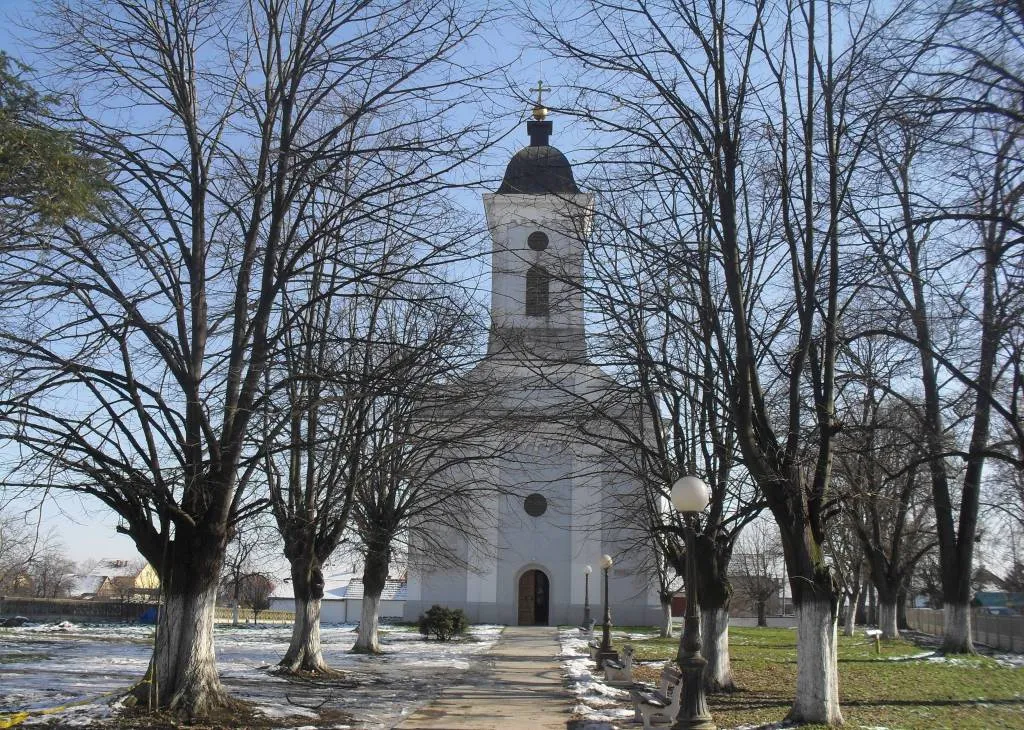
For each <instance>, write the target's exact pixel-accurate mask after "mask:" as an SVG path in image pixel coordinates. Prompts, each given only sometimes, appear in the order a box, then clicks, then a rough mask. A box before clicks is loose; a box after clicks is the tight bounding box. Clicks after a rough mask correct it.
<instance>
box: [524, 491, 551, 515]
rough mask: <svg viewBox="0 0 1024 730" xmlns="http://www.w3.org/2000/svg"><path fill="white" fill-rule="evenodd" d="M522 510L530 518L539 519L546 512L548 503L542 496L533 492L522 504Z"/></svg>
mask: <svg viewBox="0 0 1024 730" xmlns="http://www.w3.org/2000/svg"><path fill="white" fill-rule="evenodd" d="M523 509H525V510H526V514H528V515H530V517H540V516H541V515H542V514H544V513H545V512H547V511H548V501H547V500H546V499H544V495H543V494H537V493H536V492H534V493H533V494H531V495H530V496H529V497H527V498H526V500H525V501H524V502H523Z"/></svg>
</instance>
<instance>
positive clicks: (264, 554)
mask: <svg viewBox="0 0 1024 730" xmlns="http://www.w3.org/2000/svg"><path fill="white" fill-rule="evenodd" d="M262 518H263V514H262V513H256V514H254V515H251V516H249V517H247V518H246V519H245V520H243V521H242V522H239V523H236V524H235V528H234V537H232V539H231V542H229V543H228V546H227V551H226V553H225V556H224V571H223V576H222V578H221V593H222V595H223V597H224V598H226V599H227V600H229V601H230V602H231V608H232V616H231V622H232V623H233V624H234V625H235V626H237V625H238V622H239V616H238V609H239V608H240V607H241V605H242V600H243V596H242V593H243V590H242V589H243V587H244V586H243V584H244V582H245V579H246V576H248V575H251V574H254V573H255V572H256V569H257V568H259V567H261V566H262V565H263V564H264V563H265V562H266V561H267V560H268V559H269V557H270V554H271V552H276V551H275V550H274V548H275V547H277V546H276V544H275V540H274V539H273V538H274V535H273V534H272V531H271V529H270V527H269V525H267V524H266V522H265V521H264V520H263V519H262Z"/></svg>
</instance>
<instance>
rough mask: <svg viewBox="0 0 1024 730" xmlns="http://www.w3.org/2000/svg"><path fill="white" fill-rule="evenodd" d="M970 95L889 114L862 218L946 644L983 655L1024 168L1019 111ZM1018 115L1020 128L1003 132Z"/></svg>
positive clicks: (874, 151) (874, 150) (1015, 430)
mask: <svg viewBox="0 0 1024 730" xmlns="http://www.w3.org/2000/svg"><path fill="white" fill-rule="evenodd" d="M962 20H963V22H968V21H967V20H966V18H964V19H962ZM975 20H977V18H975ZM947 32H950V31H947ZM965 52H968V53H969V55H971V56H973V51H965ZM957 88H960V87H957ZM954 96H955V95H954ZM956 98H959V97H956ZM959 104H960V101H956V100H950V99H944V98H943V97H942V96H941V94H929V95H926V96H924V97H923V98H921V96H920V95H919V96H917V97H914V99H913V104H912V105H910V106H909V107H905V106H901V107H898V108H896V109H892V110H889V111H888V112H887V113H886V114H884V115H882V116H880V118H879V123H878V124H877V125H876V127H875V129H874V130H873V133H872V139H873V141H872V145H871V146H870V147H869V148H868V151H867V156H868V157H869V158H870V165H866V167H869V169H870V170H872V171H873V177H874V180H875V181H876V182H875V183H874V184H873V186H872V185H871V184H870V178H868V179H866V180H865V182H868V183H869V186H868V187H869V188H872V190H871V192H870V193H869V192H868V189H865V190H864V193H865V194H870V195H873V196H875V197H876V199H877V200H879V202H876V203H875V204H874V205H873V206H872V207H870V208H865V207H863V206H862V207H860V209H859V210H858V211H857V218H858V223H859V225H860V227H861V231H862V234H863V235H864V237H865V239H866V240H867V241H868V242H869V243H870V245H871V246H872V250H873V252H874V257H873V260H874V261H875V263H876V264H877V266H878V270H879V273H880V275H881V276H880V279H879V280H880V281H884V283H885V292H882V291H880V289H881V287H879V291H878V296H879V297H880V299H881V301H882V302H884V305H883V306H886V307H887V308H888V310H889V311H890V312H897V313H898V316H897V318H896V319H895V321H892V323H891V324H890V325H889V326H885V325H883V326H880V327H869V328H866V329H865V330H864V332H863V333H862V336H875V335H883V336H887V337H891V338H893V339H895V340H898V341H900V342H904V343H908V344H909V345H911V346H912V347H913V348H914V352H915V355H916V360H917V370H918V372H917V374H916V377H917V378H919V380H920V383H921V389H922V392H921V394H920V402H921V412H922V419H921V420H922V428H923V433H924V439H923V442H924V447H925V448H926V456H927V467H928V472H929V476H930V481H931V491H932V499H933V506H934V511H935V519H936V530H937V535H938V545H939V555H940V566H941V570H942V586H943V606H944V610H945V614H946V622H945V637H944V642H943V646H944V648H945V649H946V650H947V651H955V652H970V651H973V646H972V643H971V628H970V611H969V607H968V603H969V600H970V576H971V574H972V564H973V556H974V551H975V543H976V535H977V532H978V526H979V506H980V495H981V490H982V478H983V472H984V465H985V462H986V460H988V459H989V458H991V457H993V456H995V457H996V458H1000V459H1004V460H1009V461H1010V462H1012V461H1013V457H1012V456H1011V455H1010V452H1011V450H1010V449H1005V448H993V443H992V442H993V440H994V439H993V437H992V433H991V431H992V418H993V416H994V415H995V414H999V415H1001V416H1002V423H1003V425H1004V426H1005V429H1001V430H1003V432H1004V433H1009V434H1012V435H1011V438H1010V439H1009V441H1011V442H1012V441H1013V440H1014V439H1015V438H1018V437H1019V434H1020V421H1019V418H1018V417H1017V416H1016V415H1015V414H1014V413H1013V410H1012V408H1013V406H1012V402H1013V396H1012V395H1011V394H1012V392H1013V390H1014V388H1013V384H1012V383H1013V376H1012V372H1013V368H1012V362H1013V356H1012V342H1013V338H1012V335H1013V332H1014V330H1015V329H1016V327H1017V323H1018V321H1019V320H1018V316H1017V315H1018V313H1019V311H1020V307H1021V297H1020V289H1019V287H1016V286H1013V285H1012V284H1009V282H1012V281H1013V280H1014V278H1015V276H1016V273H1015V272H1017V271H1019V261H1018V260H1019V256H1014V255H1013V252H1014V251H1015V249H1017V247H1019V246H1020V242H1021V236H1020V234H1021V227H1020V224H1019V220H1020V205H1021V195H1022V192H1024V168H1022V167H1021V165H1020V139H1021V134H1020V127H1019V122H1013V121H1012V115H1011V119H1010V120H1006V119H1005V117H1004V116H1002V115H999V114H995V115H994V116H993V115H992V114H990V113H989V111H986V110H985V109H987V107H985V105H984V104H983V105H982V106H983V107H985V109H977V108H974V109H973V111H972V112H971V113H970V114H968V113H967V111H965V110H963V109H960V108H959ZM946 106H952V107H953V108H954V109H956V110H957V111H956V112H955V113H954V112H953V111H951V110H949V109H946V108H945V107H946ZM961 114H965V115H967V116H961ZM1007 121H1009V123H1010V124H1011V125H1012V124H1017V125H1018V126H1016V127H1014V126H1011V127H1010V128H1009V129H1006V128H1003V127H1002V125H1003V124H1004V122H1007ZM937 176H938V177H941V180H942V183H941V185H938V184H936V183H935V179H936V177H937ZM882 200H888V201H891V205H892V207H889V205H890V203H888V202H886V203H882V202H880V201H882ZM887 211H888V212H887ZM889 319H890V320H892V317H890V318H889ZM1001 394H1003V395H1005V396H1006V397H1005V398H1000V397H999V396H1000V395H1001Z"/></svg>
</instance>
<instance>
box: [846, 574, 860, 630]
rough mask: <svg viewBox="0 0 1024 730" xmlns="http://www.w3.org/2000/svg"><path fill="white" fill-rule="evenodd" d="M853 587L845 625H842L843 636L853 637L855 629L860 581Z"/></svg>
mask: <svg viewBox="0 0 1024 730" xmlns="http://www.w3.org/2000/svg"><path fill="white" fill-rule="evenodd" d="M855 585H856V587H855V588H854V589H853V595H851V596H850V603H849V606H848V607H847V609H846V623H845V624H844V625H843V636H853V632H854V631H856V629H857V610H858V608H859V606H860V597H861V584H860V581H857V583H856V584H855Z"/></svg>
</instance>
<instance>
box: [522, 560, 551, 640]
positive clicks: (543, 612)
mask: <svg viewBox="0 0 1024 730" xmlns="http://www.w3.org/2000/svg"><path fill="white" fill-rule="evenodd" d="M549 598H550V591H549V584H548V577H547V575H545V574H544V572H543V571H540V570H528V571H526V572H525V573H523V574H522V575H521V576H520V577H519V625H520V626H547V625H548V600H549Z"/></svg>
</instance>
